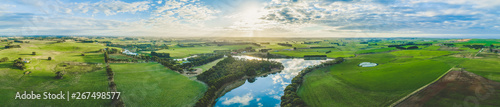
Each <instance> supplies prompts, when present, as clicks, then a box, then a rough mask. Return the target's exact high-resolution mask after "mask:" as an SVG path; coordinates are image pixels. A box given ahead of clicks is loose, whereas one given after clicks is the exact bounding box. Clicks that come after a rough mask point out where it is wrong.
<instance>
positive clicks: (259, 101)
mask: <svg viewBox="0 0 500 107" xmlns="http://www.w3.org/2000/svg"><path fill="white" fill-rule="evenodd" d="M234 57H236V58H244V59H261V58H256V57H250V56H234ZM269 60H272V61H277V62H281V63H282V64H283V66H284V67H285V68H284V69H283V70H282V71H281V72H279V73H276V74H269V75H267V76H263V77H256V78H255V79H250V81H249V80H246V81H245V83H244V84H243V85H241V86H239V87H237V88H235V89H233V90H231V91H229V92H227V93H226V94H225V95H224V96H222V97H220V98H218V100H217V102H216V104H215V107H240V106H251V107H257V106H264V107H270V106H273V107H274V106H280V102H281V96H282V95H283V94H284V92H283V90H284V89H285V87H286V86H287V85H288V84H290V83H291V81H292V79H293V77H295V76H296V75H298V73H299V72H300V71H302V70H303V69H304V68H306V67H308V66H311V65H318V64H320V63H321V62H324V61H327V60H305V59H303V58H294V59H285V58H282V59H269ZM328 60H331V59H328Z"/></svg>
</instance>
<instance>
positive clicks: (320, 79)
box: [298, 50, 463, 106]
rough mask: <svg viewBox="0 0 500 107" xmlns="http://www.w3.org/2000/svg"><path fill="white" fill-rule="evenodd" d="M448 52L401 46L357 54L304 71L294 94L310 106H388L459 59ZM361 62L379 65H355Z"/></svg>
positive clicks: (459, 60) (438, 74) (458, 61)
mask: <svg viewBox="0 0 500 107" xmlns="http://www.w3.org/2000/svg"><path fill="white" fill-rule="evenodd" d="M448 54H449V53H448V52H446V51H426V50H401V51H394V52H390V53H380V54H367V55H358V56H357V57H355V58H350V59H346V61H345V62H343V63H342V64H338V65H334V66H331V67H327V68H323V69H318V70H315V71H313V72H312V73H311V74H308V75H306V77H305V80H304V83H303V86H301V87H300V88H299V90H298V95H299V96H301V98H303V100H304V101H305V102H306V104H308V105H310V106H351V105H352V106H370V105H376V106H388V105H390V104H391V103H393V102H394V101H396V100H399V98H401V97H403V96H406V95H407V94H409V93H411V92H412V91H414V90H416V89H418V88H420V87H421V86H423V85H425V84H427V83H429V82H431V81H433V80H435V79H436V78H437V77H439V76H440V75H442V74H443V73H444V72H446V71H447V70H448V69H450V68H452V67H453V66H454V65H455V64H458V63H460V62H462V61H463V60H462V59H457V58H454V57H449V56H445V55H448ZM361 62H373V63H377V64H379V65H378V66H376V67H359V66H358V64H359V63H361ZM352 90H356V91H352ZM359 102H364V103H359Z"/></svg>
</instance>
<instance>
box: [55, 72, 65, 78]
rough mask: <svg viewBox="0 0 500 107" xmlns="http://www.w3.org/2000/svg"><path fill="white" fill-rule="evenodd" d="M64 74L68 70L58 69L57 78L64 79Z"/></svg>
mask: <svg viewBox="0 0 500 107" xmlns="http://www.w3.org/2000/svg"><path fill="white" fill-rule="evenodd" d="M64 74H66V72H64V71H57V72H56V77H55V78H56V79H62V78H63V76H64Z"/></svg>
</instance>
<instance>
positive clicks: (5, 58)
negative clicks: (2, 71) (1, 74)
mask: <svg viewBox="0 0 500 107" xmlns="http://www.w3.org/2000/svg"><path fill="white" fill-rule="evenodd" d="M8 60H9V58H8V57H3V58H2V59H0V62H5V61H8Z"/></svg>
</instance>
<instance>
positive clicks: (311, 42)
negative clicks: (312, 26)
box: [304, 41, 321, 44]
mask: <svg viewBox="0 0 500 107" xmlns="http://www.w3.org/2000/svg"><path fill="white" fill-rule="evenodd" d="M313 43H316V44H317V43H321V41H314V42H304V44H313Z"/></svg>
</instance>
